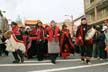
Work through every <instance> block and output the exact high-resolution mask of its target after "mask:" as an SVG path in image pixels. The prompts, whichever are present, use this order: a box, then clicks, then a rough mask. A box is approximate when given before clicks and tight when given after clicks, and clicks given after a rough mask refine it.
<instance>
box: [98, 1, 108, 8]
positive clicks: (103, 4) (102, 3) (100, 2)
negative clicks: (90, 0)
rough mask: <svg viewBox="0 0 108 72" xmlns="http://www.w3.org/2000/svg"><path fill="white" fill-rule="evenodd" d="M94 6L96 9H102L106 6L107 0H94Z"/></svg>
mask: <svg viewBox="0 0 108 72" xmlns="http://www.w3.org/2000/svg"><path fill="white" fill-rule="evenodd" d="M96 6H97V8H98V9H102V8H104V7H106V6H108V0H96Z"/></svg>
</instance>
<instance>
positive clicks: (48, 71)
mask: <svg viewBox="0 0 108 72" xmlns="http://www.w3.org/2000/svg"><path fill="white" fill-rule="evenodd" d="M79 58H80V56H79V55H78V54H76V55H75V56H73V55H71V56H70V57H69V59H65V60H64V59H61V58H60V57H58V59H57V63H56V64H52V63H51V62H50V60H44V61H37V60H36V58H34V59H30V60H28V59H26V58H25V61H24V63H23V64H13V63H12V61H13V60H14V59H13V57H12V55H11V53H10V55H9V56H8V57H7V56H2V57H0V72H108V61H107V60H106V61H100V60H97V59H92V61H91V63H92V64H90V65H87V64H85V63H81V61H80V59H79Z"/></svg>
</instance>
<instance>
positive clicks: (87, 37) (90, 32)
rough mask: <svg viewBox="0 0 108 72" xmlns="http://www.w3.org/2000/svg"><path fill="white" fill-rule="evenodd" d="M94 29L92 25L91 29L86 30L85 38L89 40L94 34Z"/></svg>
mask: <svg viewBox="0 0 108 72" xmlns="http://www.w3.org/2000/svg"><path fill="white" fill-rule="evenodd" d="M95 33H96V30H95V29H94V28H93V27H92V28H91V29H89V30H88V32H87V33H86V35H85V40H90V39H92V38H93V36H94V35H95Z"/></svg>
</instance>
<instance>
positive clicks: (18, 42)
mask: <svg viewBox="0 0 108 72" xmlns="http://www.w3.org/2000/svg"><path fill="white" fill-rule="evenodd" d="M4 37H5V38H7V41H6V43H7V44H6V46H7V48H6V50H7V51H11V52H12V53H13V56H14V58H15V61H13V63H19V62H21V63H23V62H24V53H25V45H24V41H23V37H22V35H21V33H20V30H19V28H18V26H17V23H15V22H12V31H8V32H6V33H5V34H4ZM19 57H20V58H19Z"/></svg>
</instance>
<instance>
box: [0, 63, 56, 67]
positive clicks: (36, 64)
mask: <svg viewBox="0 0 108 72" xmlns="http://www.w3.org/2000/svg"><path fill="white" fill-rule="evenodd" d="M41 65H42V66H44V65H54V64H52V63H33V64H0V67H6V66H41Z"/></svg>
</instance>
